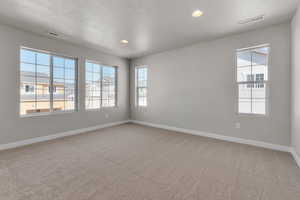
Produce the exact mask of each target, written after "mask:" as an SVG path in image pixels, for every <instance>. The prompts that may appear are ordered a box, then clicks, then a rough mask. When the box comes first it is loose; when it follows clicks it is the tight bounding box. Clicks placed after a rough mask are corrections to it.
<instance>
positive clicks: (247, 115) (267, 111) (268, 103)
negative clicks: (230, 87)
mask: <svg viewBox="0 0 300 200" xmlns="http://www.w3.org/2000/svg"><path fill="white" fill-rule="evenodd" d="M264 47H268V48H269V51H268V56H267V63H268V65H267V67H268V71H267V77H268V80H267V81H264V82H263V83H264V84H265V85H266V105H265V114H259V113H240V112H239V85H240V84H247V83H253V82H249V81H243V82H238V71H237V68H238V63H237V60H238V54H237V53H238V52H241V51H251V50H253V49H258V48H264ZM271 50H272V48H271V44H269V43H265V44H261V45H255V46H250V47H245V48H239V49H236V50H235V67H234V70H235V73H234V74H235V89H236V90H235V91H236V105H235V112H236V115H237V116H239V117H259V118H267V117H269V116H270V104H271V103H270V102H271V99H270V89H271V84H270V83H271V71H272V70H271V59H270V58H271V56H272V54H271Z"/></svg>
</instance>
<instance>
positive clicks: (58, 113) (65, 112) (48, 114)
mask: <svg viewBox="0 0 300 200" xmlns="http://www.w3.org/2000/svg"><path fill="white" fill-rule="evenodd" d="M76 112H78V110H70V111H56V112H45V113H34V114H28V115H19V117H20V118H21V119H23V118H38V117H44V116H45V117H46V116H52V115H62V114H71V113H76Z"/></svg>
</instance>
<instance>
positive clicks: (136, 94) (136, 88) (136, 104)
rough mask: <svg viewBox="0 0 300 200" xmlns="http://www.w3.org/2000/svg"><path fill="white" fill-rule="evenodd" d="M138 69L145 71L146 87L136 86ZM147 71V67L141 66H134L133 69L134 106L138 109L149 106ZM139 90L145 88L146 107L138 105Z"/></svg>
mask: <svg viewBox="0 0 300 200" xmlns="http://www.w3.org/2000/svg"><path fill="white" fill-rule="evenodd" d="M140 69H147V79H146V87H139V86H138V70H140ZM148 83H149V69H148V66H147V65H141V66H136V67H135V92H134V93H135V106H136V107H138V108H146V107H148V105H149V100H148V94H149V85H148ZM139 88H146V90H147V96H146V102H147V105H139Z"/></svg>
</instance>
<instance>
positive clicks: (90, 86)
mask: <svg viewBox="0 0 300 200" xmlns="http://www.w3.org/2000/svg"><path fill="white" fill-rule="evenodd" d="M85 88H86V89H85V107H86V109H99V108H101V107H115V106H116V98H117V95H116V91H117V68H116V67H112V66H105V65H101V64H99V63H95V62H90V61H87V62H86V63H85Z"/></svg>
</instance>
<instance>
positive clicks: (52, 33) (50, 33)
mask: <svg viewBox="0 0 300 200" xmlns="http://www.w3.org/2000/svg"><path fill="white" fill-rule="evenodd" d="M48 35H49V36H51V37H55V38H57V37H58V34H57V33H55V32H49V33H48Z"/></svg>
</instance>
